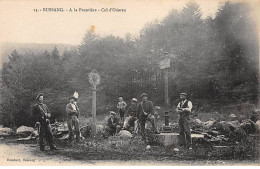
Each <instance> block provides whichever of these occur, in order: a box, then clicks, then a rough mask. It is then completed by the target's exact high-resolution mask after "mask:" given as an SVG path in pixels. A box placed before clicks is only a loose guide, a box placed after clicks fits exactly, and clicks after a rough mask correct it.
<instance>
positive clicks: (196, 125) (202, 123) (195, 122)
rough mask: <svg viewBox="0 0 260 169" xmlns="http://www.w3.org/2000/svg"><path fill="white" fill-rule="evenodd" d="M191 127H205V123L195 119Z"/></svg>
mask: <svg viewBox="0 0 260 169" xmlns="http://www.w3.org/2000/svg"><path fill="white" fill-rule="evenodd" d="M191 123H192V125H194V126H195V127H202V128H204V127H205V122H202V121H201V120H200V119H195V120H193V121H192V122H191Z"/></svg>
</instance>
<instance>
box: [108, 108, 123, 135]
mask: <svg viewBox="0 0 260 169" xmlns="http://www.w3.org/2000/svg"><path fill="white" fill-rule="evenodd" d="M119 128H120V126H119V119H118V118H117V117H116V113H115V112H113V111H110V117H109V118H108V120H107V126H106V128H105V137H108V136H110V135H114V134H116V133H117V132H118V130H119Z"/></svg>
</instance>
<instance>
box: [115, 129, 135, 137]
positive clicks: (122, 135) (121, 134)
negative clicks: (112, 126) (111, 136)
mask: <svg viewBox="0 0 260 169" xmlns="http://www.w3.org/2000/svg"><path fill="white" fill-rule="evenodd" d="M118 135H119V136H120V137H121V138H131V137H133V135H132V134H131V133H130V132H129V131H127V130H121V131H120V132H119V133H118Z"/></svg>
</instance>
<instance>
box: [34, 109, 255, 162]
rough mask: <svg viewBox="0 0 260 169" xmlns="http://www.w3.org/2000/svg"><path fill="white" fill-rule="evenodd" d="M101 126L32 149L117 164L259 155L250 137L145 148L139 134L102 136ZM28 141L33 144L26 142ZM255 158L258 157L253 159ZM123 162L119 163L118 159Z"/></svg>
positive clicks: (102, 119)
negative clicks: (48, 147)
mask: <svg viewBox="0 0 260 169" xmlns="http://www.w3.org/2000/svg"><path fill="white" fill-rule="evenodd" d="M164 111H165V110H163V109H160V110H159V111H158V118H157V119H156V121H157V125H158V126H159V127H160V126H162V124H164ZM196 116H197V117H196V118H199V119H201V120H202V121H207V120H210V119H212V118H214V119H216V120H226V119H227V118H228V117H227V115H224V114H219V113H198V114H197V115H196ZM107 117H108V113H107V114H104V115H98V116H97V123H98V126H104V125H105V124H106V119H107ZM177 121H178V116H177V113H171V114H170V123H175V122H177ZM90 124H91V119H90V118H80V125H81V126H85V125H90ZM101 130H102V129H101V128H100V130H98V134H97V137H96V138H95V139H93V138H86V139H85V140H83V141H82V142H81V143H79V144H76V143H73V144H68V143H67V142H66V141H61V140H56V144H57V146H58V147H59V148H60V150H59V151H56V152H52V151H45V152H39V150H38V147H37V148H36V149H37V150H36V149H35V150H34V151H35V153H43V154H44V155H47V156H57V155H58V156H63V157H66V158H69V159H71V160H77V161H100V162H104V161H105V162H111V161H114V162H116V164H117V165H120V164H123V163H124V164H126V162H130V163H127V164H129V165H134V164H136V163H137V164H140V163H141V162H144V163H146V164H148V165H152V164H159V165H165V164H174V165H238V164H243V165H255V164H258V165H259V164H260V163H259V159H255V157H254V153H255V152H254V150H255V149H254V147H253V144H252V143H253V141H252V140H250V139H247V140H245V141H244V142H241V143H239V144H236V145H232V146H229V147H219V148H214V147H213V146H212V145H210V144H208V143H206V142H204V141H194V144H193V150H187V149H180V150H179V151H174V147H163V146H161V145H158V144H152V146H151V149H149V150H146V145H145V144H144V142H143V141H142V140H141V137H140V136H136V137H134V138H121V137H119V136H111V137H109V138H108V139H104V138H103V137H102V136H101ZM29 144H36V142H30V143H29ZM257 160H258V161H257ZM120 162H123V163H120Z"/></svg>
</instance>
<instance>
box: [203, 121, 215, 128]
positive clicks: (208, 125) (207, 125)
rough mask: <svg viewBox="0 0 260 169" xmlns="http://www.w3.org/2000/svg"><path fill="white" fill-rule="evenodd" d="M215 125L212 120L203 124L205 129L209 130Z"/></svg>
mask: <svg viewBox="0 0 260 169" xmlns="http://www.w3.org/2000/svg"><path fill="white" fill-rule="evenodd" d="M214 123H215V121H214V120H209V121H207V122H205V128H207V129H209V128H210V127H211V126H212V125H213V124H214Z"/></svg>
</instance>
